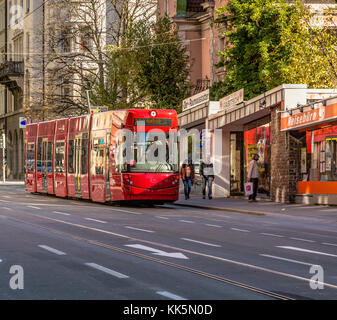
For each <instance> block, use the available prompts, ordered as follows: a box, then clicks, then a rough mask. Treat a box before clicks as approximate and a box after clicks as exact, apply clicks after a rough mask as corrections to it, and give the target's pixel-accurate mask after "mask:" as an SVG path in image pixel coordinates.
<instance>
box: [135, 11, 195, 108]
mask: <svg viewBox="0 0 337 320" xmlns="http://www.w3.org/2000/svg"><path fill="white" fill-rule="evenodd" d="M189 67H190V66H189V62H188V56H187V54H186V48H185V46H184V45H183V43H182V42H181V40H180V39H179V36H178V30H177V28H176V26H175V25H174V24H173V22H172V21H171V20H170V19H169V18H168V17H167V16H164V17H163V18H161V19H159V21H158V22H157V23H156V24H155V25H154V26H153V36H152V43H151V47H150V54H149V55H148V56H146V57H145V59H143V63H142V64H141V66H140V72H139V74H138V81H137V82H138V84H139V88H140V89H141V90H142V91H144V92H146V93H147V95H148V98H149V100H150V101H151V102H152V104H153V105H155V106H156V107H157V108H177V109H178V110H180V107H181V103H182V100H183V99H185V98H187V97H188V96H189V94H190V92H191V89H192V85H191V83H190V82H189V81H188V76H189Z"/></svg>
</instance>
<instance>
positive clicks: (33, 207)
mask: <svg viewBox="0 0 337 320" xmlns="http://www.w3.org/2000/svg"><path fill="white" fill-rule="evenodd" d="M26 207H27V208H32V209H37V210H41V208H39V207H35V206H26Z"/></svg>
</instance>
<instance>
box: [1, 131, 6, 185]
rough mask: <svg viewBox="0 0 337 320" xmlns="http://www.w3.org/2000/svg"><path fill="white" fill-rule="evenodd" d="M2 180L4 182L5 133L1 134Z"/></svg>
mask: <svg viewBox="0 0 337 320" xmlns="http://www.w3.org/2000/svg"><path fill="white" fill-rule="evenodd" d="M2 143H3V145H2V182H3V183H5V182H6V162H5V159H6V135H5V134H4V133H3V134H2Z"/></svg>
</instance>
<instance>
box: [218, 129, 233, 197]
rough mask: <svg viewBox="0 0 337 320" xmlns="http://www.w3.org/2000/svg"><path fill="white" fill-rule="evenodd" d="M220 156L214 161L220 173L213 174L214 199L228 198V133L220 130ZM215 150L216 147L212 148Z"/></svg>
mask: <svg viewBox="0 0 337 320" xmlns="http://www.w3.org/2000/svg"><path fill="white" fill-rule="evenodd" d="M221 144H222V156H221V158H220V159H214V160H215V161H219V163H220V164H221V171H220V173H219V174H215V180H214V197H219V198H223V197H229V196H230V131H225V130H222V141H221ZM214 147H215V148H216V145H215V146H214Z"/></svg>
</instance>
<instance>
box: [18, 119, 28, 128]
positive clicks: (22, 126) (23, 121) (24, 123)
mask: <svg viewBox="0 0 337 320" xmlns="http://www.w3.org/2000/svg"><path fill="white" fill-rule="evenodd" d="M26 125H27V118H25V117H19V126H20V128H21V129H25V128H26Z"/></svg>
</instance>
